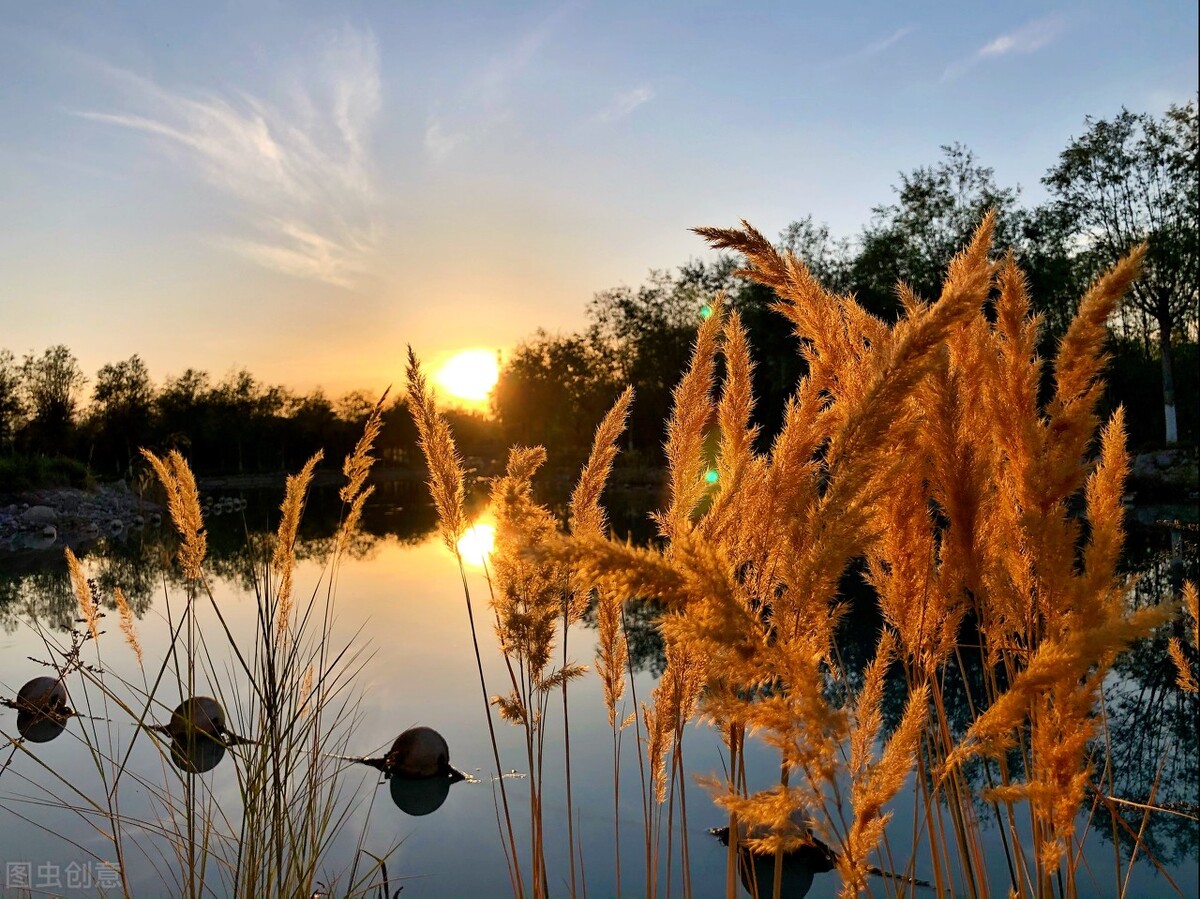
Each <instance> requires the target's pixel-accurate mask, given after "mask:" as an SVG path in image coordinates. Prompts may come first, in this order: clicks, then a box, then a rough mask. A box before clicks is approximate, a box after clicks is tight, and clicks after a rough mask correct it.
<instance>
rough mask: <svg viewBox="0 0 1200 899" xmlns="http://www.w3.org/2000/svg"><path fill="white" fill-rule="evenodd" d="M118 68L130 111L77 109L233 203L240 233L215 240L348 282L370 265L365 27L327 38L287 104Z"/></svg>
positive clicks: (301, 271) (374, 60)
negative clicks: (130, 134) (171, 85)
mask: <svg viewBox="0 0 1200 899" xmlns="http://www.w3.org/2000/svg"><path fill="white" fill-rule="evenodd" d="M115 73H116V74H117V75H118V76H119V77H120V78H121V80H122V82H123V83H124V84H125V85H126V86H127V87H130V88H132V89H131V90H130V91H129V96H130V101H129V106H130V108H128V109H124V110H119V111H95V110H92V111H85V112H81V113H79V115H81V116H83V117H84V118H87V119H90V120H92V121H96V122H103V123H106V124H110V125H117V126H120V127H123V128H128V129H131V130H134V131H137V132H140V133H142V134H144V135H146V136H147V137H149V138H151V139H152V140H153V141H154V143H155V145H157V146H158V147H160V148H161V149H162V150H163V152H164V153H167V154H168V155H169V156H170V157H171V158H173V159H175V160H177V161H179V162H180V163H181V164H182V165H183V166H185V167H186V168H188V169H190V170H192V171H194V172H195V173H196V174H198V175H199V176H200V177H201V178H203V179H204V181H206V182H207V183H208V184H209V185H210V186H211V187H212V188H214V189H216V190H219V191H220V192H222V193H223V194H225V195H226V196H227V197H228V198H229V199H231V200H232V201H234V203H235V204H236V205H235V208H236V210H237V212H238V214H239V216H240V218H241V219H242V220H243V221H244V222H245V227H246V231H245V232H243V233H238V234H228V235H223V236H222V237H221V238H220V243H221V244H222V245H224V246H227V247H228V248H230V249H232V250H234V251H236V252H238V253H240V254H242V255H243V256H245V257H247V258H249V259H251V260H253V261H254V262H256V263H257V264H259V265H262V266H265V267H267V268H271V269H275V270H278V271H281V272H285V273H287V274H289V275H294V276H297V277H301V278H311V279H315V280H319V281H324V282H326V283H329V284H334V285H338V286H343V287H348V286H352V285H353V284H354V283H355V281H356V279H357V278H358V277H359V276H360V275H361V274H362V273H363V272H365V271H366V270H367V268H368V267H369V263H370V260H371V256H372V254H373V252H374V248H375V244H376V238H377V234H376V232H377V227H376V221H375V205H376V192H375V188H374V185H373V180H372V165H371V158H370V150H369V138H370V130H371V126H372V123H373V122H374V120H375V117H376V116H377V114H378V112H379V108H380V80H379V53H378V49H377V47H376V43H375V39H374V37H373V36H372V35H371V34H370V33H359V32H356V31H354V30H352V29H349V28H346V29H343V30H342V31H340V32H338V33H336V34H334V35H331V36H330V38H329V40H328V41H327V43H326V46H325V52H324V55H323V58H322V59H321V60H320V61H319V63H318V64H317V65H315V66H312V67H310V69H309V73H308V75H307V77H306V78H304V79H298V80H297V81H296V83H294V84H292V85H291V86H290V88H291V90H290V93H291V102H290V104H289V105H288V107H287V108H283V107H281V106H280V105H277V104H272V103H268V102H267V101H265V100H263V99H260V98H257V97H255V96H253V95H251V94H249V93H245V92H239V91H231V92H226V93H225V94H212V93H200V92H184V91H180V90H173V89H168V88H165V87H162V86H160V85H158V84H156V83H154V82H152V81H149V80H147V79H144V78H141V77H140V76H137V75H134V74H133V73H130V72H124V71H121V70H115ZM181 151H182V152H181Z"/></svg>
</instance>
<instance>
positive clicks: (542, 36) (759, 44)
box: [0, 0, 1198, 395]
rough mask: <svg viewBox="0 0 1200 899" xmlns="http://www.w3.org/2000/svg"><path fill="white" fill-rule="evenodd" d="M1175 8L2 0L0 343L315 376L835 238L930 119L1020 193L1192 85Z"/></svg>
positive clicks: (479, 337) (927, 154) (164, 366)
mask: <svg viewBox="0 0 1200 899" xmlns="http://www.w3.org/2000/svg"><path fill="white" fill-rule="evenodd" d="M1197 36H1198V23H1197V11H1196V5H1195V3H1194V2H1174V0H1170V2H1155V3H1112V2H1096V3H1078V4H1075V5H1058V4H1051V3H1031V2H1010V3H1004V4H998V3H987V4H981V3H968V2H963V3H954V4H949V3H944V4H931V3H905V4H897V3H884V2H869V3H842V4H810V3H802V2H795V0H793V2H783V3H755V2H744V3H728V2H692V3H673V2H656V3H645V2H631V3H624V2H566V3H558V2H551V3H518V2H494V3H478V2H460V3H459V2H456V3H419V2H412V0H387V2H384V0H379V2H366V0H363V2H343V3H338V4H330V3H324V2H321V3H317V2H294V3H286V4H284V3H277V2H266V0H263V2H252V0H228V2H220V0H214V2H210V3H203V4H174V3H158V2H144V3H138V2H123V3H122V2H63V3H17V2H6V3H2V4H0V84H3V89H2V90H0V211H2V217H0V348H7V349H9V350H11V351H12V352H13V353H14V355H15V356H16V357H17V359H18V360H19V359H20V358H21V357H22V356H24V355H26V354H28V353H35V354H40V353H41V352H42V350H44V349H45V348H47V347H49V346H52V345H55V344H66V345H67V346H68V347H70V349H71V350H72V351H73V353H74V354H75V356H76V357H77V358H78V359H79V361H80V364H81V366H82V368H83V370H84V372H85V373H86V374H87V375H88V377H89V378H90V379H93V380H94V377H95V372H96V370H97V369H98V368H99V367H100V366H101V365H103V364H105V363H109V362H116V361H119V360H122V359H127V358H128V357H130V356H131V355H133V354H135V353H136V354H138V355H140V356H141V357H142V359H143V360H144V361H145V362H146V364H147V365H148V366H149V368H150V372H151V375H152V376H153V377H154V378H155V380H156V381H159V382H161V381H162V380H163V379H165V378H166V377H168V376H174V375H178V374H179V373H180V372H182V371H183V370H184V369H186V368H189V367H191V368H199V369H204V370H207V371H209V372H210V373H212V374H213V376H214V377H215V378H218V379H219V378H220V377H222V376H223V375H225V374H226V373H228V372H230V371H232V370H234V369H238V368H243V367H244V368H247V369H249V370H250V371H251V372H252V373H253V374H254V375H255V376H256V377H258V378H259V379H260V380H262V381H264V382H267V383H270V384H282V385H286V386H288V387H291V388H293V389H296V390H303V391H308V390H311V389H314V388H316V387H318V386H320V387H322V388H323V389H325V390H326V391H327V392H329V393H331V394H334V395H337V394H339V393H341V392H343V391H347V390H351V389H357V388H362V389H366V390H369V391H378V390H381V389H382V388H383V387H385V386H387V385H389V384H394V385H397V386H399V385H401V384H402V382H403V370H404V358H405V352H406V349H405V348H406V346H407V345H409V344H411V345H412V346H413V347H414V349H415V350H416V352H417V353H418V355H420V356H421V357H422V358H424V359H425V360H426V361H427V362H429V363H431V364H434V365H436V363H437V362H438V361H439V360H440V359H443V358H444V357H446V356H447V355H448V354H449V353H451V352H453V351H456V350H459V349H463V348H467V347H481V348H487V349H490V350H499V351H501V352H507V351H508V350H509V349H511V348H512V347H513V346H515V345H516V344H518V343H519V342H520V341H521V340H522V339H524V338H527V337H529V336H530V335H531V334H532V332H533V331H534V330H535V329H537V328H539V327H542V328H545V329H547V330H548V331H550V332H552V333H554V332H563V333H565V332H570V331H573V330H577V329H580V328H582V327H583V326H584V325H585V324H586V318H585V310H586V306H587V302H588V300H589V299H590V298H591V297H592V295H593V294H594V293H596V292H597V291H600V290H604V289H607V288H610V287H615V286H618V285H622V284H624V285H630V286H636V285H637V284H640V283H641V282H642V281H643V280H644V278H645V277H646V275H647V273H648V272H649V271H650V270H651V269H662V268H673V267H675V266H678V265H680V264H683V263H685V262H687V261H688V260H689V259H693V258H708V257H709V255H710V254H709V253H708V252H707V251H706V249H705V247H704V245H703V243H702V242H701V241H700V239H699V238H697V237H696V236H695V235H694V234H691V233H690V231H689V230H688V229H689V228H691V227H694V226H697V225H734V224H736V223H737V221H738V220H739V219H743V218H744V219H747V220H748V221H750V222H751V223H752V224H754V225H755V226H756V227H757V228H759V229H760V230H761V231H763V232H764V233H766V234H768V235H774V234H778V233H779V232H780V231H781V230H782V229H783V228H784V227H786V225H787V224H788V223H789V222H791V221H794V220H796V219H800V218H802V217H804V216H806V215H812V216H813V217H814V218H815V219H817V220H818V221H825V222H828V224H829V226H830V228H831V230H832V231H833V233H834V234H835V235H837V236H841V235H847V236H853V235H854V234H855V233H857V231H858V230H859V229H860V228H861V226H862V225H863V224H864V223H866V222H867V221H868V220H869V218H870V215H871V210H872V207H874V206H877V205H879V204H883V203H887V202H889V201H890V200H891V199H892V197H893V196H894V194H893V191H892V185H894V184H896V183H897V181H898V175H899V173H900V172H907V171H911V170H912V169H914V168H916V167H917V166H921V165H928V164H932V163H934V162H936V161H937V160H938V158H939V157H940V150H939V147H940V146H941V145H943V144H948V143H953V142H956V141H958V142H961V143H963V144H965V145H966V146H968V147H969V148H970V149H971V150H973V151H974V152H975V154H976V156H977V158H978V160H979V162H981V163H982V164H985V165H988V166H991V167H993V168H994V169H995V173H996V178H997V180H998V181H999V183H1001V184H1003V185H1019V186H1020V188H1021V190H1022V199H1023V201H1024V202H1027V203H1032V202H1036V201H1038V200H1039V199H1040V198H1041V197H1042V196H1043V195H1044V194H1043V191H1042V188H1041V185H1040V183H1039V182H1040V178H1041V176H1042V175H1043V174H1044V173H1045V172H1046V170H1047V169H1048V168H1049V167H1050V166H1051V165H1052V164H1053V163H1054V162H1055V159H1056V158H1057V155H1058V153H1059V152H1060V151H1061V150H1062V149H1063V147H1064V146H1065V145H1066V143H1067V141H1068V140H1069V139H1070V138H1071V137H1072V136H1077V135H1079V134H1080V133H1081V132H1082V131H1083V128H1084V118H1085V116H1088V115H1091V116H1094V117H1101V118H1104V117H1108V116H1111V115H1113V114H1114V113H1116V112H1117V111H1119V110H1120V108H1121V107H1122V106H1125V107H1128V108H1129V109H1131V110H1133V111H1136V112H1150V113H1153V114H1155V115H1158V114H1161V113H1162V112H1163V111H1165V109H1166V108H1167V107H1168V105H1170V104H1171V103H1184V102H1187V101H1188V100H1190V99H1192V98H1194V97H1195V96H1196V91H1197Z"/></svg>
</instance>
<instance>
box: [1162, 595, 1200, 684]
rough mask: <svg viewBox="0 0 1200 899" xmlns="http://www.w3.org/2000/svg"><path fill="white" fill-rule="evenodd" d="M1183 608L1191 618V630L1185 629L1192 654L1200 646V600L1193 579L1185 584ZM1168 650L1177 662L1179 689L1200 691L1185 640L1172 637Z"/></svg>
mask: <svg viewBox="0 0 1200 899" xmlns="http://www.w3.org/2000/svg"><path fill="white" fill-rule="evenodd" d="M1183 608H1184V610H1185V612H1186V614H1187V617H1188V618H1190V619H1191V624H1192V627H1191V630H1190V632H1188V631H1185V633H1187V634H1188V638H1189V640H1188V642H1189V643H1190V644H1191V650H1192V654H1193V655H1195V653H1196V647H1197V646H1200V602H1198V601H1197V597H1196V585H1195V584H1193V583H1192V582H1191V581H1186V582H1185V583H1184V585H1183ZM1167 651H1168V652H1170V654H1171V659H1172V660H1173V661H1174V662H1175V670H1176V677H1177V680H1178V683H1179V689H1181V690H1183V691H1185V692H1187V693H1196V692H1200V688H1198V687H1197V684H1196V673H1195V672H1194V671H1193V670H1192V668H1193V667H1194V663H1192V662H1189V661H1188V658H1187V654H1186V653H1185V652H1184V648H1183V642H1182V641H1181V640H1180V639H1179V638H1178V637H1172V638H1171V640H1170V642H1169V643H1168V645H1167Z"/></svg>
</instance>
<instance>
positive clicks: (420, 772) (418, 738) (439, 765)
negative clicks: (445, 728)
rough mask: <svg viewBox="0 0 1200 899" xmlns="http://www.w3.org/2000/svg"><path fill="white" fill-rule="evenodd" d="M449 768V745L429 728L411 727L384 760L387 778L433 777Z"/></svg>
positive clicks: (398, 739)
mask: <svg viewBox="0 0 1200 899" xmlns="http://www.w3.org/2000/svg"><path fill="white" fill-rule="evenodd" d="M449 770H450V747H449V745H447V743H446V739H445V737H443V736H442V735H441V734H439V733H438V732H437V731H436V730H434V729H433V728H432V727H410V728H409V729H408V730H406V731H405V732H404V733H402V734H401V735H400V736H398V737H396V740H395V742H394V743H392V748H391V749H390V750H389V751H388V754H387V756H386V757H385V759H384V771H385V772H386V773H387V775H388V776H389V777H433V776H434V775H438V774H445V773H447V771H449Z"/></svg>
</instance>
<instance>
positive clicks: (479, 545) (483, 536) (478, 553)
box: [458, 522, 496, 568]
mask: <svg viewBox="0 0 1200 899" xmlns="http://www.w3.org/2000/svg"><path fill="white" fill-rule="evenodd" d="M495 542H496V526H495V525H494V524H490V523H488V522H477V523H475V524H473V525H471V527H469V528H467V530H466V532H465V533H464V534H463V535H462V536H461V537H459V538H458V553H459V555H460V556H462V560H463V561H464V562H466V563H467V564H468V565H472V566H474V567H476V568H482V567H483V565H484V563H485V562H487V558H488V556H489V555H491V553H492V546H493V544H494V543H495Z"/></svg>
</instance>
